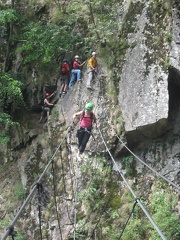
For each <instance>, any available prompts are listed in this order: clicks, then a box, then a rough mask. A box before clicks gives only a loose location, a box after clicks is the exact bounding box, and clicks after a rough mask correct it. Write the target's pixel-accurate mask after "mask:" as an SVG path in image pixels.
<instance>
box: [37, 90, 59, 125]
mask: <svg viewBox="0 0 180 240" xmlns="http://www.w3.org/2000/svg"><path fill="white" fill-rule="evenodd" d="M55 93H56V92H53V93H52V94H50V93H46V94H45V98H44V105H43V107H42V110H43V111H42V114H41V118H40V120H39V122H42V119H43V118H44V117H45V116H47V119H48V118H49V115H50V112H51V109H52V108H53V107H54V104H53V103H50V102H49V100H50V98H51V97H52V96H54V95H55Z"/></svg>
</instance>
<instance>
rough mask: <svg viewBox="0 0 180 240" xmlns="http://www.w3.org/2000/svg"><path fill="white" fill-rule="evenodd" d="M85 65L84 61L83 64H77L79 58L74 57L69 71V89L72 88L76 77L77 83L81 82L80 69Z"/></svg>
mask: <svg viewBox="0 0 180 240" xmlns="http://www.w3.org/2000/svg"><path fill="white" fill-rule="evenodd" d="M85 63H86V61H84V62H83V63H80V62H79V56H78V55H76V56H75V57H74V61H73V68H72V70H71V79H70V83H69V89H70V88H71V87H72V85H73V83H74V81H75V79H76V77H77V81H81V69H80V68H81V67H82V66H83V65H84V64H85Z"/></svg>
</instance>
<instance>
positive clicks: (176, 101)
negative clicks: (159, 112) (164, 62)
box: [168, 67, 180, 129]
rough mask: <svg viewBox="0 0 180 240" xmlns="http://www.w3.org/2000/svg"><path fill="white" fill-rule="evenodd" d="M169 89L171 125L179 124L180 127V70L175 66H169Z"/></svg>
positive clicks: (169, 118) (169, 117) (171, 126)
mask: <svg viewBox="0 0 180 240" xmlns="http://www.w3.org/2000/svg"><path fill="white" fill-rule="evenodd" d="M168 91H169V114H168V120H169V127H170V128H173V127H174V126H175V125H176V127H177V126H179V129H180V72H179V71H178V70H177V69H175V68H173V67H170V68H169V77H168Z"/></svg>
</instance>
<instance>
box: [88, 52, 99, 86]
mask: <svg viewBox="0 0 180 240" xmlns="http://www.w3.org/2000/svg"><path fill="white" fill-rule="evenodd" d="M96 55H97V54H96V52H93V53H92V57H91V58H90V59H89V60H88V64H87V74H88V78H87V88H89V89H92V86H91V85H92V80H93V78H94V76H95V74H97V72H98V62H97V59H96Z"/></svg>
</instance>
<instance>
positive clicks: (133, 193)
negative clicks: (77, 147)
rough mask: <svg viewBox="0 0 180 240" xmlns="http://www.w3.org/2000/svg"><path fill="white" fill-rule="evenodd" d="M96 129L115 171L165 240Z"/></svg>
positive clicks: (164, 238) (164, 239)
mask: <svg viewBox="0 0 180 240" xmlns="http://www.w3.org/2000/svg"><path fill="white" fill-rule="evenodd" d="M97 129H98V131H99V134H100V136H101V139H102V142H103V144H104V146H105V148H106V151H107V152H108V154H109V156H110V157H111V160H112V162H113V164H114V166H115V167H116V169H117V171H118V172H119V174H120V175H121V177H122V179H123V181H124V183H125V185H126V186H127V187H128V189H129V191H130V192H131V194H132V195H133V197H134V199H135V200H136V201H137V203H138V205H139V206H140V207H141V209H142V210H143V212H144V214H145V215H146V217H147V218H148V219H149V221H150V222H151V224H152V225H153V227H154V228H155V230H156V231H157V232H158V234H159V236H160V237H161V239H163V240H166V237H165V236H164V234H163V233H162V231H161V230H160V229H159V227H158V226H157V224H156V223H155V222H154V220H153V219H152V217H151V216H150V214H149V213H148V211H147V210H146V208H145V207H144V206H143V204H142V203H141V201H140V199H139V198H138V197H137V196H136V194H135V192H134V191H133V190H132V188H131V187H130V185H129V184H128V182H127V180H126V178H125V177H124V174H123V173H122V172H121V171H120V169H119V167H118V165H117V163H116V161H115V159H114V158H113V156H112V154H111V152H110V150H109V148H108V146H107V144H106V142H105V140H104V137H103V135H102V132H101V130H100V128H99V127H98V126H97Z"/></svg>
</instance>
